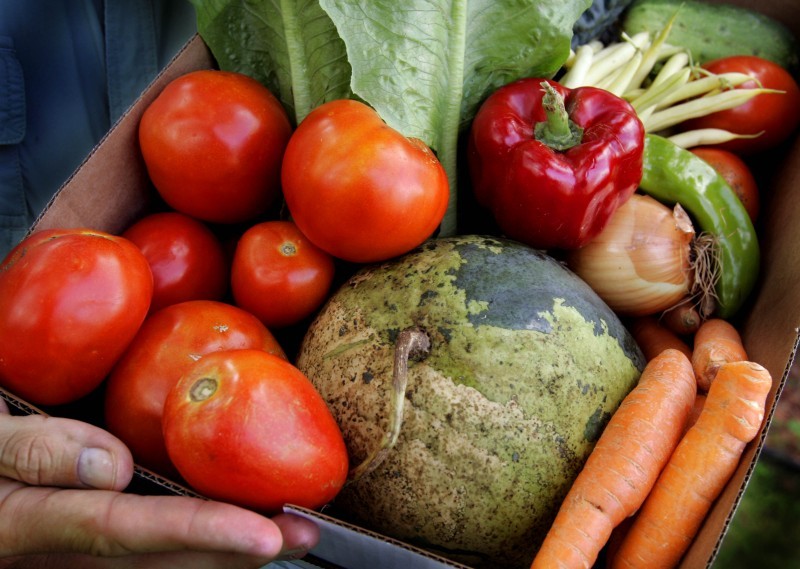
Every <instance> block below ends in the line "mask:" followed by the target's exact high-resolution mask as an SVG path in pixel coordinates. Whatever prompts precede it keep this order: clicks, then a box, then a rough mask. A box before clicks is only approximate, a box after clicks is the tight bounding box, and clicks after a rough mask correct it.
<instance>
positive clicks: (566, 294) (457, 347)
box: [297, 236, 644, 568]
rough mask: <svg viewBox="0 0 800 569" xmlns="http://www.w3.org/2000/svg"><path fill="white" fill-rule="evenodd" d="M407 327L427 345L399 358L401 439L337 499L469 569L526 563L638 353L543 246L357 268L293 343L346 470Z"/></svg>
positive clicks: (383, 404) (385, 417)
mask: <svg viewBox="0 0 800 569" xmlns="http://www.w3.org/2000/svg"><path fill="white" fill-rule="evenodd" d="M414 328H415V329H418V330H422V331H424V333H425V334H426V335H427V338H428V339H429V340H430V350H429V352H428V353H427V356H425V357H423V358H422V359H420V360H419V361H411V362H410V363H409V364H408V375H407V385H406V387H405V389H404V391H405V396H404V397H402V396H401V397H400V398H399V401H400V402H401V403H402V404H403V409H402V422H401V424H400V431H399V436H398V438H397V440H396V443H395V444H393V445H391V444H390V445H389V446H390V448H389V449H388V451H387V452H385V453H384V455H383V456H381V457H380V459H382V461H380V460H378V461H376V462H374V463H372V466H375V464H377V467H375V468H374V470H372V471H371V472H368V473H367V474H364V475H363V476H361V477H360V478H358V479H357V480H355V481H353V482H351V483H349V484H348V485H347V486H346V487H345V489H344V490H343V491H342V493H341V494H340V495H339V496H338V497H337V499H336V503H335V508H336V509H337V510H339V511H340V512H342V513H343V515H346V516H347V517H349V518H351V519H354V520H355V521H357V522H358V523H361V524H363V525H364V526H365V527H368V528H370V529H372V530H375V531H378V532H381V533H384V534H386V535H389V536H391V537H394V538H398V539H401V540H404V541H406V542H408V543H412V544H415V545H419V546H421V547H423V548H426V549H428V550H431V551H434V552H436V553H438V554H441V555H444V556H446V557H449V558H451V559H454V560H457V561H460V562H462V563H465V564H468V565H470V566H473V567H493V568H494V567H528V566H529V564H530V562H531V560H532V559H533V556H534V554H535V551H536V550H537V548H538V546H539V544H540V543H541V540H542V538H543V537H544V535H545V533H546V532H547V530H548V529H549V526H550V523H551V522H552V519H553V517H554V516H555V513H556V511H557V509H558V506H559V504H560V503H561V500H562V499H563V497H564V495H565V494H566V492H567V490H568V489H569V486H570V484H571V483H572V481H573V480H574V478H575V476H576V475H577V474H578V472H579V471H580V469H581V467H582V465H583V463H584V461H585V460H586V458H587V457H588V454H589V452H590V451H591V450H592V448H593V446H594V443H595V442H596V440H597V438H598V436H599V434H600V432H601V431H602V429H603V427H604V426H605V424H606V423H607V421H608V419H609V417H610V416H611V414H612V413H613V412H614V411H615V410H616V408H617V406H618V405H619V403H620V402H621V401H622V399H623V398H624V397H625V395H627V393H628V392H629V391H630V390H631V389H632V387H633V386H634V385H635V383H636V382H637V380H638V378H639V376H640V373H641V370H642V368H643V365H644V364H643V358H642V355H641V352H640V351H639V349H638V347H637V346H636V344H635V342H634V341H633V339H632V338H631V337H630V335H629V334H628V332H627V330H626V329H625V328H624V327H623V325H622V324H621V322H620V321H619V320H618V319H617V317H616V316H615V314H614V313H613V312H612V311H611V310H610V309H609V308H608V307H607V306H606V305H605V303H604V302H603V301H602V300H601V299H600V298H599V297H598V296H597V295H596V294H595V293H594V292H593V291H592V290H591V289H590V288H589V287H588V285H586V284H585V283H584V282H583V281H582V280H580V279H579V278H578V277H577V276H575V275H574V274H573V273H571V272H570V271H569V270H567V269H566V268H565V267H564V266H562V265H561V264H560V263H558V262H557V261H556V260H554V259H553V258H551V257H549V256H547V255H545V254H543V253H542V252H539V251H536V250H533V249H531V248H529V247H526V246H524V245H521V244H518V243H516V242H512V241H506V240H502V239H497V238H493V237H483V236H460V237H454V238H446V239H436V240H432V241H430V242H428V243H426V244H425V245H423V246H422V247H421V248H419V249H418V250H416V251H414V252H412V253H409V254H408V255H406V256H404V257H402V258H400V259H399V260H396V261H393V262H390V263H387V264H384V265H380V266H374V267H369V268H365V269H363V270H361V271H360V272H359V273H357V274H356V275H355V276H354V277H353V278H352V279H350V281H349V282H347V283H345V284H344V285H343V286H342V287H341V289H340V290H338V291H337V292H336V293H335V294H334V295H333V296H332V298H331V299H330V301H329V302H328V304H327V305H326V306H325V308H324V309H323V310H322V311H321V313H320V315H319V316H318V318H317V319H316V320H315V322H314V323H313V324H312V326H311V327H310V329H309V331H308V332H307V334H306V336H305V338H304V340H303V343H302V346H301V348H300V353H299V357H298V360H297V364H298V367H299V368H300V369H301V370H302V371H303V372H305V373H306V374H307V375H308V377H309V378H310V379H311V381H312V382H313V383H314V384H315V385H316V387H317V389H318V390H319V391H320V393H321V394H322V396H323V397H324V398H325V400H326V401H327V402H328V404H329V406H330V408H331V410H332V411H333V413H334V416H335V417H336V418H337V420H338V422H339V425H340V426H341V428H342V431H343V433H344V436H345V440H346V442H347V445H348V450H349V452H350V456H351V461H352V466H356V465H358V464H359V463H361V462H362V461H364V460H365V458H366V457H368V456H370V453H372V452H374V451H375V450H376V449H378V448H379V447H380V446H381V442H382V440H383V438H384V436H385V433H386V432H387V429H388V428H389V425H390V416H391V415H392V413H393V410H394V409H397V408H398V406H397V401H394V402H393V400H392V385H393V365H394V356H395V343H396V341H397V339H398V337H402V336H404V334H401V332H402V331H403V330H406V329H414ZM400 367H402V366H400ZM378 462H379V464H378Z"/></svg>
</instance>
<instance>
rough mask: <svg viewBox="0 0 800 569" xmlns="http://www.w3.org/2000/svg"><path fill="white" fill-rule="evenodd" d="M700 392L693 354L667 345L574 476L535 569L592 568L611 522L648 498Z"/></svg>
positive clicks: (649, 365)
mask: <svg viewBox="0 0 800 569" xmlns="http://www.w3.org/2000/svg"><path fill="white" fill-rule="evenodd" d="M696 393H697V385H696V384H695V380H694V372H693V371H692V364H691V363H690V362H689V359H688V358H687V357H686V356H685V355H684V354H683V353H681V352H679V351H677V350H665V351H663V352H661V353H660V354H659V355H658V356H656V357H655V358H653V359H652V360H651V361H650V362H649V363H648V364H647V367H645V369H644V372H643V373H642V377H641V379H640V380H639V383H638V385H637V386H636V387H635V388H634V389H633V391H631V392H630V394H629V395H628V396H627V397H625V399H624V401H623V402H622V404H621V405H620V406H619V409H618V410H617V411H616V412H615V413H614V416H613V417H611V420H610V421H609V423H608V426H607V427H606V428H605V430H604V431H603V434H602V435H601V436H600V440H598V441H597V446H595V448H594V451H592V454H591V455H589V458H588V460H587V461H586V464H585V466H584V467H583V469H582V470H581V472H580V474H578V477H577V478H576V479H575V482H574V483H573V485H572V487H571V488H570V490H569V493H568V494H567V497H566V498H565V499H564V502H563V503H562V505H561V508H560V509H559V511H558V515H557V516H556V519H555V521H554V522H553V525H552V527H551V528H550V531H549V532H548V533H547V537H545V539H544V542H543V543H542V546H541V548H540V549H539V551H538V553H537V554H536V557H535V559H534V561H533V563H532V564H531V569H550V568H553V567H559V568H563V569H570V568H575V569H578V568H581V569H591V567H593V566H594V563H595V561H596V560H597V557H598V554H599V553H600V551H601V550H602V548H603V547H604V546H605V545H606V543H607V542H608V539H609V538H610V537H611V532H612V530H613V529H614V528H615V527H617V526H618V525H619V524H620V523H622V521H623V520H625V519H626V518H628V517H629V516H631V515H633V514H634V513H635V512H636V511H637V510H638V509H639V507H640V506H641V505H642V503H643V502H644V501H645V498H647V496H648V494H649V492H650V490H651V489H652V488H653V485H654V484H655V483H656V479H657V478H658V475H659V473H660V472H661V469H662V468H663V467H664V465H665V464H667V461H668V460H669V458H670V456H671V455H672V452H673V451H674V450H675V447H676V446H678V442H679V441H680V440H681V437H682V436H683V430H684V424H685V423H686V420H687V418H688V417H689V414H690V413H691V411H692V406H693V404H694V401H695V395H696Z"/></svg>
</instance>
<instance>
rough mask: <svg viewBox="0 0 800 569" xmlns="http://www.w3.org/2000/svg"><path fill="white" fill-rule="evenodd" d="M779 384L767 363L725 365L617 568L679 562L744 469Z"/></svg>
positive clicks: (622, 548)
mask: <svg viewBox="0 0 800 569" xmlns="http://www.w3.org/2000/svg"><path fill="white" fill-rule="evenodd" d="M771 386H772V378H771V376H770V374H769V372H768V371H767V370H766V369H765V368H764V367H762V366H760V365H759V364H756V363H753V362H748V361H735V362H728V363H724V364H722V365H721V366H719V368H718V370H717V372H716V377H715V379H714V381H713V382H712V383H711V387H710V388H709V391H708V395H707V396H706V401H705V405H704V406H703V410H702V411H701V413H700V415H699V417H698V418H697V422H696V423H695V424H694V426H692V427H691V428H690V429H689V430H688V431H687V432H686V435H685V436H684V437H683V439H682V440H681V442H680V444H679V445H678V446H677V448H676V449H675V452H674V453H673V454H672V457H671V458H670V459H669V461H668V462H667V465H666V467H665V468H664V471H663V472H662V473H661V475H660V476H659V478H658V481H657V482H656V483H655V486H654V487H653V489H652V491H651V492H650V494H649V496H648V497H647V499H646V500H645V501H644V504H643V505H642V508H641V510H640V511H639V513H638V514H637V516H636V518H635V520H634V521H633V523H632V524H631V526H630V528H629V529H628V531H627V532H626V534H625V537H624V538H623V539H622V541H621V543H620V544H619V546H618V548H617V551H616V554H615V556H614V558H613V560H612V563H611V568H612V569H634V568H643V569H644V568H646V569H659V568H665V569H666V568H670V567H674V566H675V565H677V563H678V562H679V561H680V559H681V558H682V557H683V554H684V553H685V552H686V550H687V549H688V547H689V545H691V543H692V540H694V537H695V535H696V534H697V531H698V530H699V528H700V525H701V524H702V523H703V520H704V519H705V517H706V514H707V513H708V511H709V509H710V508H711V505H712V503H713V502H714V501H715V500H716V499H717V497H718V496H719V494H720V492H722V489H723V488H724V487H725V484H727V483H728V480H729V479H730V478H731V476H732V475H733V473H734V471H735V470H736V468H737V466H738V465H739V460H740V458H741V455H742V453H743V452H744V449H745V446H746V445H747V443H749V442H750V441H752V440H753V439H754V438H755V436H756V435H757V434H758V431H759V429H760V428H761V423H762V421H763V419H764V413H765V405H766V399H767V395H768V394H769V391H770V388H771Z"/></svg>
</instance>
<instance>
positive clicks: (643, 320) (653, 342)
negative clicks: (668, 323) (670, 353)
mask: <svg viewBox="0 0 800 569" xmlns="http://www.w3.org/2000/svg"><path fill="white" fill-rule="evenodd" d="M628 330H630V332H631V335H632V336H633V339H634V340H636V344H637V345H638V346H639V348H641V350H642V353H643V354H644V357H645V359H646V360H647V361H648V362H649V361H651V360H652V359H653V358H655V357H656V356H657V355H658V354H660V353H661V352H663V351H664V350H666V349H673V350H677V351H679V352H681V353H682V354H683V355H685V356H686V357H687V358H689V359H690V360H691V358H692V348H691V347H689V344H687V343H686V342H685V341H684V340H683V339H682V338H681V337H680V336H678V335H677V334H675V333H674V332H673V331H672V330H670V329H669V328H666V327H665V326H663V325H662V324H661V322H660V321H659V320H658V318H656V317H655V316H651V315H648V316H639V317H637V318H634V319H632V320H631V321H630V322H629V323H628Z"/></svg>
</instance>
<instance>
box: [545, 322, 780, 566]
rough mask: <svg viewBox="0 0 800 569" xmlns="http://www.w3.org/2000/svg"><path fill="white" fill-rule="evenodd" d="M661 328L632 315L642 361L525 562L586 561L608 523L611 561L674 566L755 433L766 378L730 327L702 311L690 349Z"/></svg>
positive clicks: (598, 547) (601, 543)
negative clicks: (640, 370) (644, 362)
mask: <svg viewBox="0 0 800 569" xmlns="http://www.w3.org/2000/svg"><path fill="white" fill-rule="evenodd" d="M664 330H665V329H664V328H661V327H660V325H659V324H658V321H657V320H656V319H654V318H649V317H646V318H640V319H637V320H636V321H634V322H633V325H632V326H631V331H632V333H633V335H634V337H635V338H636V339H637V341H640V342H641V340H640V338H645V339H646V340H647V342H646V343H645V346H647V347H648V349H644V348H643V351H644V352H645V355H646V357H647V360H648V363H647V366H646V367H645V369H644V372H643V373H642V376H641V379H640V381H639V384H638V385H637V387H635V388H634V389H633V391H631V393H630V394H629V395H628V397H626V398H625V400H624V401H623V402H622V404H621V405H620V407H619V409H618V410H617V412H616V413H615V414H614V415H613V416H612V418H611V420H610V421H609V423H608V425H607V426H606V429H605V430H604V431H603V434H602V436H601V437H600V439H599V440H598V442H597V445H596V446H595V449H594V451H593V452H592V454H591V455H590V456H589V459H588V460H587V462H586V464H585V466H584V468H583V470H582V471H581V473H580V474H579V475H578V477H577V478H576V480H575V482H574V483H573V486H572V488H571V489H570V491H569V493H568V494H567V497H566V498H565V500H564V502H563V503H562V505H561V508H560V509H559V511H558V514H557V516H556V518H555V520H554V522H553V525H552V526H551V528H550V531H549V532H548V534H547V536H546V537H545V539H544V541H543V543H542V545H541V547H540V549H539V552H538V553H537V555H536V558H535V559H534V561H533V563H532V565H531V569H538V568H551V567H552V568H561V569H567V568H585V569H588V568H590V567H592V566H593V565H594V563H595V561H596V559H597V557H598V555H599V553H600V551H601V550H602V549H603V547H605V546H606V544H607V543H608V541H609V538H610V537H611V536H612V532H614V536H615V537H614V541H615V543H614V544H613V549H612V548H611V547H609V551H607V554H608V556H609V558H610V565H611V567H612V569H619V568H623V569H632V568H654V569H658V568H661V567H663V568H668V567H674V566H675V565H676V564H677V563H678V562H679V561H680V559H681V557H683V554H684V553H685V552H686V549H687V548H688V547H689V545H690V544H691V543H692V541H693V540H694V537H695V535H696V533H697V531H698V529H699V527H700V525H701V524H702V522H703V520H704V519H705V517H706V515H707V513H708V511H709V509H710V507H711V505H712V503H713V502H714V500H716V499H717V497H718V496H719V494H720V492H721V491H722V489H723V488H724V486H725V485H726V484H727V482H728V480H729V479H730V477H731V476H732V475H733V473H734V471H735V469H736V468H737V466H738V464H739V461H740V459H741V455H742V453H743V452H744V449H745V446H746V445H747V443H749V442H750V441H752V440H753V438H754V437H755V436H756V435H757V433H758V431H759V429H760V427H761V423H762V421H763V419H764V413H765V406H766V399H767V396H768V394H769V391H770V388H771V385H772V378H771V376H770V374H769V372H768V371H767V370H766V369H765V368H763V367H762V366H760V365H758V364H756V363H753V362H749V361H747V355H746V353H745V351H744V347H743V346H742V341H741V337H740V336H739V334H738V332H737V331H736V329H735V328H734V327H733V326H732V325H731V324H729V323H728V322H726V321H724V320H720V319H711V320H707V321H705V322H703V324H702V325H701V327H700V328H699V329H698V330H697V333H696V335H695V342H694V350H692V349H690V348H689V347H688V345H687V344H686V343H685V342H682V340H681V341H680V342H679V343H676V342H675V339H676V338H677V335H676V334H674V333H671V332H669V331H668V330H667V331H666V332H664ZM643 334H644V336H643ZM648 334H649V336H648ZM637 336H638V337H637ZM677 339H678V340H680V339H679V338H677ZM640 345H641V344H640ZM699 386H704V387H705V389H707V390H708V392H707V393H706V392H705V390H702V391H698V387H699ZM634 514H635V517H633V516H634ZM615 529H616V532H615ZM623 529H624V531H621V530H623Z"/></svg>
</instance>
